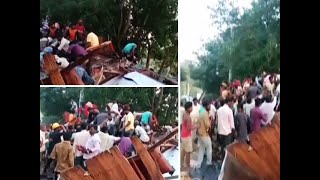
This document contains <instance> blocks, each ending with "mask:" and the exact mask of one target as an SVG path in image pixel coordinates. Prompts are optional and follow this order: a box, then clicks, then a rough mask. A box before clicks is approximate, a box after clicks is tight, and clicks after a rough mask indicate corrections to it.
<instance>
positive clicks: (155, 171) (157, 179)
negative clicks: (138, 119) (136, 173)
mask: <svg viewBox="0 0 320 180" xmlns="http://www.w3.org/2000/svg"><path fill="white" fill-rule="evenodd" d="M131 140H132V143H133V145H134V147H135V150H136V152H137V154H138V156H139V157H140V159H141V161H142V162H143V164H144V166H145V167H146V168H147V169H148V173H149V174H150V177H151V179H152V180H164V177H163V176H162V174H161V172H160V169H159V167H158V166H157V164H156V163H155V162H154V160H153V159H152V157H151V156H150V154H149V152H148V151H147V149H146V148H145V147H144V146H143V144H142V142H141V141H140V139H138V138H137V137H132V138H131Z"/></svg>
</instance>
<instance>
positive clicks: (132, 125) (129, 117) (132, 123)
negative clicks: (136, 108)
mask: <svg viewBox="0 0 320 180" xmlns="http://www.w3.org/2000/svg"><path fill="white" fill-rule="evenodd" d="M128 122H130V125H129V126H127V127H126V128H125V131H129V130H133V129H134V115H133V114H132V112H129V113H128V115H127V121H126V124H127V123H128Z"/></svg>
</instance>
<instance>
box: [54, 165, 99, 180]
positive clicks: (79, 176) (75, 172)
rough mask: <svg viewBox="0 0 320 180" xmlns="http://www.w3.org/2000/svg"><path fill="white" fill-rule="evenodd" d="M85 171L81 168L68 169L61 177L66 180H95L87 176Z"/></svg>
mask: <svg viewBox="0 0 320 180" xmlns="http://www.w3.org/2000/svg"><path fill="white" fill-rule="evenodd" d="M84 174H85V171H84V170H83V169H82V168H81V167H80V166H76V167H74V168H71V169H68V170H66V171H64V172H62V173H61V174H60V175H61V177H62V178H63V179H64V180H93V178H92V177H91V176H85V175H84Z"/></svg>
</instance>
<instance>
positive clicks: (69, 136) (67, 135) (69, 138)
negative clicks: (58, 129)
mask: <svg viewBox="0 0 320 180" xmlns="http://www.w3.org/2000/svg"><path fill="white" fill-rule="evenodd" d="M62 136H63V140H64V141H70V140H71V137H72V135H71V134H70V133H63V135H62Z"/></svg>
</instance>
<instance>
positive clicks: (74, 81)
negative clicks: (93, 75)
mask: <svg viewBox="0 0 320 180" xmlns="http://www.w3.org/2000/svg"><path fill="white" fill-rule="evenodd" d="M61 74H62V77H63V79H64V80H65V82H66V84H68V85H84V83H83V81H82V79H81V78H80V77H79V76H78V74H77V72H76V70H75V69H74V68H73V69H72V70H70V71H61Z"/></svg>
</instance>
